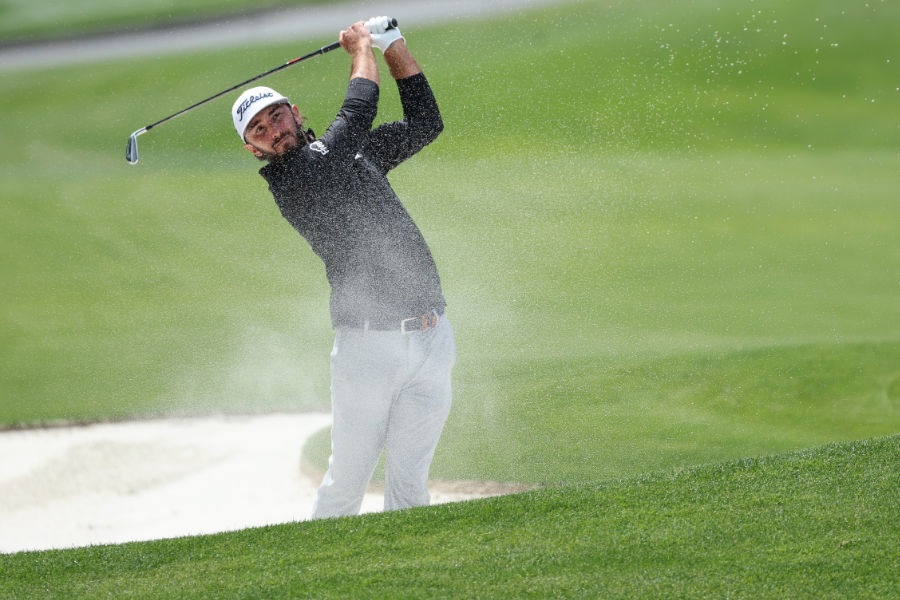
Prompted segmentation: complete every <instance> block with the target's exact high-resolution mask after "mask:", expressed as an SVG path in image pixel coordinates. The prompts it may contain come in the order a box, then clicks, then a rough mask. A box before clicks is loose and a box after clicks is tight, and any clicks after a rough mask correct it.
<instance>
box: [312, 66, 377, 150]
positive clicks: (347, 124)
mask: <svg viewBox="0 0 900 600" xmlns="http://www.w3.org/2000/svg"><path fill="white" fill-rule="evenodd" d="M377 112H378V84H376V83H375V82H374V81H370V80H368V79H364V78H362V77H357V78H355V79H352V80H351V81H350V84H349V85H348V86H347V95H346V96H345V98H344V104H343V105H342V106H341V110H340V111H338V114H337V116H336V117H335V118H334V121H332V122H331V125H329V126H328V129H327V130H326V131H325V133H324V134H322V136H321V137H320V138H319V140H318V142H317V143H316V142H314V143H313V144H312V145H310V146H309V147H307V149H308V150H309V151H311V152H314V153H316V154H319V155H320V156H322V157H326V156H327V155H328V154H329V153H332V152H333V153H334V155H337V156H342V157H343V156H353V155H354V154H356V153H357V152H358V151H359V150H360V148H361V147H362V145H363V143H364V142H365V141H366V139H367V136H368V133H369V129H371V127H372V121H374V120H375V114H376V113H377Z"/></svg>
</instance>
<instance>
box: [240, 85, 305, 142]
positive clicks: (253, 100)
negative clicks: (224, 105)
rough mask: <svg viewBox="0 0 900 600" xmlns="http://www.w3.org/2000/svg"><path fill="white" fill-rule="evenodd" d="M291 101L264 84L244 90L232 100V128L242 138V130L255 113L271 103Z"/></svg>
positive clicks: (288, 102)
mask: <svg viewBox="0 0 900 600" xmlns="http://www.w3.org/2000/svg"><path fill="white" fill-rule="evenodd" d="M290 103H291V101H290V100H288V99H287V98H285V97H284V96H282V95H281V94H279V93H278V92H276V91H275V90H273V89H272V88H267V87H265V86H259V87H255V88H250V89H249V90H245V91H244V93H243V94H241V95H240V97H239V98H238V99H237V100H235V101H234V106H232V107H231V118H232V119H233V120H234V128H235V129H237V132H238V135H239V136H241V140H243V141H246V140H244V130H245V129H247V125H248V124H249V123H250V121H252V120H253V117H255V116H256V113H258V112H259V111H261V110H262V109H264V108H265V107H267V106H271V105H272V104H290Z"/></svg>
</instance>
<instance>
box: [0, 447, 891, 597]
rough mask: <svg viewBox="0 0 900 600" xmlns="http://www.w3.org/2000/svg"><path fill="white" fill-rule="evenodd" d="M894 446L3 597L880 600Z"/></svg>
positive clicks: (379, 521)
mask: <svg viewBox="0 0 900 600" xmlns="http://www.w3.org/2000/svg"><path fill="white" fill-rule="evenodd" d="M898 460H900V437H898V436H893V437H887V438H879V439H873V440H869V441H864V442H851V443H843V444H829V445H827V446H824V447H819V448H814V449H811V450H805V451H801V452H795V453H790V454H783V455H778V456H771V457H763V458H758V459H746V460H740V461H734V462H729V463H723V464H715V465H706V466H701V467H695V468H691V469H685V470H675V471H665V472H658V473H653V474H648V475H644V476H641V477H635V478H629V479H618V480H610V481H606V482H603V483H600V484H599V485H581V486H564V487H551V488H547V489H542V490H538V491H534V492H529V493H525V494H520V495H516V496H508V497H503V498H494V499H488V500H479V501H475V502H467V503H461V504H454V505H441V506H437V507H432V508H429V509H413V510H409V511H404V512H400V513H384V514H374V515H365V516H362V517H356V518H344V519H339V520H328V521H317V522H307V523H301V524H287V525H278V526H271V527H266V528H259V529H249V530H244V531H240V532H236V533H226V534H220V535H216V536H201V537H192V538H182V539H175V540H164V541H157V542H144V543H131V544H124V545H119V546H96V547H91V548H81V549H74V550H61V551H52V552H41V553H21V554H16V555H8V556H0V569H2V571H3V573H4V577H3V578H2V579H0V596H2V597H5V598H6V597H9V598H66V599H75V598H97V597H104V596H107V595H109V596H114V597H116V598H172V597H178V598H185V599H189V598H210V597H216V598H223V599H225V598H347V597H353V598H385V597H391V598H499V597H503V598H756V599H759V598H798V599H799V598H815V599H817V600H818V599H823V598H860V599H865V598H889V597H891V595H892V594H893V593H894V591H895V590H896V589H897V586H898V585H900V576H898V573H900V559H898V555H897V552H896V549H897V546H898V544H900V528H898V526H897V520H896V518H894V517H895V515H896V512H897V489H898V486H900V477H898V471H897V469H896V465H897V461H898Z"/></svg>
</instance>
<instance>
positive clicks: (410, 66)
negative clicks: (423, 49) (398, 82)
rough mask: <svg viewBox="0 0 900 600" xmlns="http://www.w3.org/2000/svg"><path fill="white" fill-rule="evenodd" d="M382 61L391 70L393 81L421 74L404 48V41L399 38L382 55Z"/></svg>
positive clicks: (414, 61) (413, 59) (411, 56)
mask: <svg viewBox="0 0 900 600" xmlns="http://www.w3.org/2000/svg"><path fill="white" fill-rule="evenodd" d="M384 60H385V62H386V63H387V64H388V67H390V69H391V76H392V77H393V78H394V79H406V78H407V77H412V76H413V75H418V74H419V73H421V72H422V68H421V67H420V66H419V63H417V62H416V59H415V58H413V55H412V54H411V53H410V52H409V48H407V47H406V40H404V39H403V38H400V39H399V40H397V41H396V42H394V43H393V44H391V45H390V47H389V48H388V49H387V50H386V51H385V53H384Z"/></svg>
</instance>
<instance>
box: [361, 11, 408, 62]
mask: <svg viewBox="0 0 900 600" xmlns="http://www.w3.org/2000/svg"><path fill="white" fill-rule="evenodd" d="M365 27H366V29H368V30H369V33H371V34H372V43H373V44H374V45H375V46H376V47H377V48H378V49H379V50H381V52H382V54H383V53H385V52H387V49H388V48H390V47H391V44H393V43H394V42H396V41H397V40H403V41H404V42H405V41H406V38H404V37H403V36H402V35H401V34H400V30H399V29H397V20H396V19H392V18H390V17H372V18H371V19H369V20H368V21H366V22H365Z"/></svg>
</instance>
